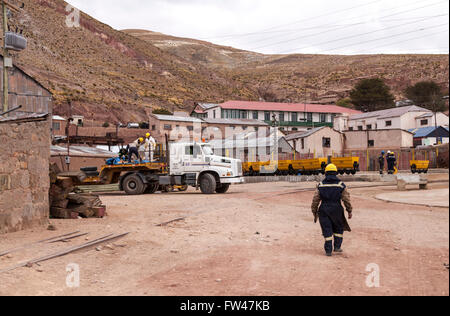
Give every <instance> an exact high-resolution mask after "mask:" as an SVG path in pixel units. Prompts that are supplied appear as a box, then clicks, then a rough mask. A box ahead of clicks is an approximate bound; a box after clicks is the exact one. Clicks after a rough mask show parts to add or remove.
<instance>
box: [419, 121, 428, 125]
mask: <svg viewBox="0 0 450 316" xmlns="http://www.w3.org/2000/svg"><path fill="white" fill-rule="evenodd" d="M420 125H421V126H425V125H428V120H421V121H420Z"/></svg>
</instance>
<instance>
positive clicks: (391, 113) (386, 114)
mask: <svg viewBox="0 0 450 316" xmlns="http://www.w3.org/2000/svg"><path fill="white" fill-rule="evenodd" d="M409 112H429V110H427V109H424V108H421V107H418V106H415V105H412V106H404V107H400V108H392V109H387V110H381V111H375V112H368V113H362V114H355V115H351V116H350V120H363V119H368V118H373V117H378V118H379V119H383V118H391V117H398V116H402V115H404V114H406V113H409Z"/></svg>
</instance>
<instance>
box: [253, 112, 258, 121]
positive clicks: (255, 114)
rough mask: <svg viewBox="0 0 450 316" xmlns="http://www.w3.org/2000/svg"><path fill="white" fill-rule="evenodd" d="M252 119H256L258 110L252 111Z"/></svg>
mask: <svg viewBox="0 0 450 316" xmlns="http://www.w3.org/2000/svg"><path fill="white" fill-rule="evenodd" d="M253 119H254V120H257V119H258V111H253Z"/></svg>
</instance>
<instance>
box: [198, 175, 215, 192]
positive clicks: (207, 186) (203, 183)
mask: <svg viewBox="0 0 450 316" xmlns="http://www.w3.org/2000/svg"><path fill="white" fill-rule="evenodd" d="M216 188H217V183H216V178H215V177H214V176H213V175H212V174H210V173H205V174H204V175H202V177H201V178H200V190H201V191H202V193H203V194H214V192H215V191H216Z"/></svg>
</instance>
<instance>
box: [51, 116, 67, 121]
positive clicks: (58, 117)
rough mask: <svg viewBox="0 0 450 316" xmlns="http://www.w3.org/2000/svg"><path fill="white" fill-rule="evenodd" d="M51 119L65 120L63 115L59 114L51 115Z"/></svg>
mask: <svg viewBox="0 0 450 316" xmlns="http://www.w3.org/2000/svg"><path fill="white" fill-rule="evenodd" d="M52 120H53V121H66V119H65V118H64V117H62V116H59V115H53V116H52Z"/></svg>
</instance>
